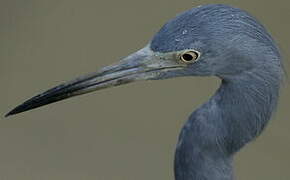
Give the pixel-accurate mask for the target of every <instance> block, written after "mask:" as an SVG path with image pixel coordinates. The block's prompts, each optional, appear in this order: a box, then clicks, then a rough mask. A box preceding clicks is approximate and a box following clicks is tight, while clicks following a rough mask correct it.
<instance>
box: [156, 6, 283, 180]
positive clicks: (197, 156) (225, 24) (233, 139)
mask: <svg viewBox="0 0 290 180" xmlns="http://www.w3.org/2000/svg"><path fill="white" fill-rule="evenodd" d="M151 49H152V50H153V51H157V52H172V51H177V50H183V49H197V50H198V51H200V52H201V54H202V56H201V58H202V59H201V60H200V61H199V62H197V63H196V64H194V65H192V66H191V67H189V68H188V70H187V75H202V76H203V75H213V76H218V77H220V78H221V79H222V83H221V86H220V88H219V89H218V91H217V92H216V94H215V95H214V96H213V97H212V98H211V99H210V100H209V102H207V103H205V104H204V105H202V106H201V107H200V108H198V109H197V110H196V111H195V112H193V113H192V115H191V116H190V118H189V120H188V121H187V122H186V124H185V125H184V127H183V129H182V131H181V134H180V137H179V142H178V144H177V149H176V155H175V176H176V180H189V179H192V180H230V179H233V174H232V157H233V155H234V153H236V152H238V151H239V150H240V149H241V148H242V147H243V146H244V145H245V144H247V143H248V142H250V141H251V140H253V139H254V138H256V137H257V136H258V135H260V133H261V132H262V131H263V129H264V128H265V126H266V125H267V123H268V121H269V120H270V118H271V115H272V114H273V112H274V110H275V108H276V106H277V101H278V96H279V88H280V83H281V80H282V76H283V68H282V62H281V56H280V53H279V49H278V48H277V46H276V44H275V42H274V40H273V39H272V37H271V36H270V34H269V33H268V32H267V30H266V29H265V27H264V26H263V25H261V24H260V23H259V22H258V21H257V20H256V19H255V18H254V17H252V16H251V15H250V14H248V13H247V12H245V11H243V10H240V9H238V8H233V7H230V6H227V5H206V6H200V7H197V8H193V9H191V10H189V11H186V12H184V13H182V14H180V15H178V16H177V17H176V18H174V19H173V20H170V21H169V22H168V23H166V24H165V25H164V26H163V27H162V28H161V30H160V31H159V32H158V33H157V34H156V35H155V36H154V38H153V40H152V42H151ZM174 73H175V74H172V75H170V76H178V75H179V74H178V72H174ZM182 73H183V74H182V75H184V73H185V71H183V72H182ZM167 76H168V75H167Z"/></svg>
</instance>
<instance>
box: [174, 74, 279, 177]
mask: <svg viewBox="0 0 290 180" xmlns="http://www.w3.org/2000/svg"><path fill="white" fill-rule="evenodd" d="M270 80H271V79H269V78H268V80H267V81H264V80H263V78H261V77H260V76H258V75H257V74H255V75H252V74H246V75H245V76H243V77H242V78H239V79H227V80H222V83H221V86H220V88H219V89H218V90H217V92H216V93H215V95H214V96H213V97H211V98H210V100H209V101H208V102H207V103H205V104H203V105H202V106H201V107H200V108H198V109H197V110H196V111H195V112H193V113H192V114H191V116H190V118H189V120H188V121H187V122H186V123H185V125H184V127H183V128H182V130H181V133H180V136H179V141H178V144H177V147H176V153H175V162H174V168H175V179H176V180H232V179H233V173H232V172H233V171H232V158H233V155H234V154H235V153H236V152H238V151H239V150H240V149H241V148H242V147H243V146H244V145H245V144H247V143H248V142H250V141H251V140H253V139H254V138H256V137H257V136H259V135H260V134H261V132H262V131H263V129H264V128H265V126H266V125H267V122H268V121H269V120H270V118H271V115H272V112H273V111H274V109H275V107H276V104H277V99H278V93H279V86H280V80H279V79H273V81H270Z"/></svg>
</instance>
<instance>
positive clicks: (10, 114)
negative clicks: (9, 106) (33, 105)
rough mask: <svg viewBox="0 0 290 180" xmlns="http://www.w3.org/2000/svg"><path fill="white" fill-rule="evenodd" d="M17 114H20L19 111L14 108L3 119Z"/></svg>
mask: <svg viewBox="0 0 290 180" xmlns="http://www.w3.org/2000/svg"><path fill="white" fill-rule="evenodd" d="M17 113H20V111H19V110H17V108H15V109H13V110H11V111H9V112H8V113H7V114H5V116H4V117H5V118H7V117H9V116H12V115H15V114H17Z"/></svg>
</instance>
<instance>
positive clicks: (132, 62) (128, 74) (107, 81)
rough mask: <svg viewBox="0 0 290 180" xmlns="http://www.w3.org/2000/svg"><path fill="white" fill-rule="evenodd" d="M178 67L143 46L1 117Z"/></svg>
mask: <svg viewBox="0 0 290 180" xmlns="http://www.w3.org/2000/svg"><path fill="white" fill-rule="evenodd" d="M178 68H181V66H180V65H178V64H175V63H172V61H169V60H164V59H162V58H160V57H158V56H157V55H156V54H155V53H154V52H152V51H151V50H150V48H149V47H148V46H146V47H145V48H143V49H141V50H139V51H137V52H136V53H133V54H131V55H130V56H128V57H126V58H124V59H122V60H121V61H120V63H119V64H116V65H112V66H108V67H105V68H103V69H101V70H100V71H98V72H96V73H93V74H91V75H87V76H84V77H79V78H77V79H75V80H73V81H70V82H67V83H64V84H61V85H59V86H56V87H54V88H52V89H49V90H47V91H45V92H44V93H41V94H39V95H37V96H35V97H33V98H31V99H29V100H27V101H25V102H24V103H23V104H21V105H19V106H17V107H16V108H15V109H13V110H12V111H10V112H9V113H7V114H6V115H5V117H7V116H10V115H14V114H17V113H21V112H24V111H28V110H31V109H34V108H37V107H40V106H44V105H47V104H50V103H54V102H57V101H60V100H63V99H67V98H70V97H73V96H77V95H81V94H85V93H89V92H92V91H95V90H100V89H104V88H108V87H113V86H118V85H121V84H126V83H130V82H133V81H138V80H147V79H156V77H157V76H158V75H159V74H160V73H161V72H165V71H170V70H172V69H178Z"/></svg>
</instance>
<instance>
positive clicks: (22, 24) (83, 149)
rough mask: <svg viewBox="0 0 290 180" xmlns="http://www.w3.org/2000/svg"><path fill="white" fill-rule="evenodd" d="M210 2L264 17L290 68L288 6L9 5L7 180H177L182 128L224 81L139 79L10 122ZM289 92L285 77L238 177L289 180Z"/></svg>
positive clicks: (2, 131) (2, 24)
mask: <svg viewBox="0 0 290 180" xmlns="http://www.w3.org/2000/svg"><path fill="white" fill-rule="evenodd" d="M208 3H226V4H232V5H234V6H237V7H240V8H242V9H246V10H247V11H249V12H250V13H251V14H253V15H254V16H256V17H257V18H258V19H259V20H260V21H261V22H262V23H263V24H264V25H265V26H266V27H267V28H268V30H269V31H270V32H271V34H272V35H273V36H274V38H275V39H276V40H277V42H278V44H279V46H280V47H281V52H282V53H283V56H284V57H285V67H286V69H288V70H289V66H290V63H289V60H288V59H289V56H290V53H289V51H288V50H289V45H290V35H289V32H290V23H289V18H290V8H289V5H290V1H286V0H283V1H265V0H264V1H262V0H257V1H253V0H240V1H238V0H228V1H222V0H220V1H213V0H211V1H209V0H203V1H193V0H175V1H166V0H146V1H145V0H143V1H138V0H122V1H108V0H98V1H93V0H83V1H80V0H25V1H23V0H1V3H0V82H1V90H0V92H1V93H0V99H1V103H0V114H1V121H0V180H52V179H53V180H136V179H138V180H148V179H160V180H170V179H172V180H173V179H174V176H173V156H174V150H175V144H176V141H177V137H178V134H179V131H180V129H181V127H182V124H183V123H184V122H185V120H186V119H187V117H188V116H189V114H190V113H191V112H192V111H193V109H195V108H197V107H198V106H199V105H201V104H202V103H203V102H205V101H207V99H208V98H209V97H210V96H211V95H212V94H213V93H214V91H215V90H216V89H217V88H218V85H219V80H218V79H217V78H213V77H211V78H194V77H192V78H177V79H170V80H163V81H150V82H139V83H133V84H129V85H125V86H121V87H117V88H112V89H107V90H103V91H99V92H96V93H91V94H88V95H84V96H80V97H76V98H72V99H69V100H66V101H62V102H59V103H56V104H53V105H49V106H45V107H43V108H39V109H36V110H33V111H30V112H26V113H23V114H19V115H17V116H12V117H9V118H7V119H5V118H4V117H3V116H4V114H5V113H6V112H8V111H9V110H11V109H12V108H14V107H15V106H16V105H18V104H19V103H21V102H23V101H24V100H26V99H28V98H30V97H31V96H33V95H36V94H37V93H40V92H42V91H43V90H46V89H48V88H50V87H53V86H55V85H57V84H59V83H62V82H63V81H66V80H70V79H72V78H75V77H77V76H79V75H83V74H86V73H88V72H93V71H96V70H97V69H99V68H100V67H102V66H105V65H109V64H111V63H114V62H116V61H117V60H118V59H119V58H120V57H124V56H126V55H128V54H130V53H132V52H134V51H136V50H138V49H140V48H142V47H143V46H144V45H146V43H147V42H148V41H149V40H150V39H151V37H152V36H153V35H154V33H155V32H157V31H158V30H159V28H160V27H161V26H162V25H163V24H164V23H165V22H166V21H167V20H169V19H171V18H173V17H174V16H175V15H176V14H178V13H180V12H182V11H185V10H187V9H190V8H191V7H193V6H197V5H200V4H208ZM289 90H290V87H289V79H286V81H285V85H284V88H283V90H282V93H281V99H280V103H279V107H278V110H277V113H276V115H275V116H274V118H273V120H272V121H271V123H270V124H269V126H268V128H267V130H266V131H265V132H264V133H263V135H262V136H261V137H259V138H258V139H257V140H255V142H253V143H251V144H249V145H248V146H247V147H245V148H244V149H243V150H242V151H241V152H240V153H238V154H237V156H236V158H235V171H236V176H237V179H240V180H242V179H246V180H257V179H263V180H273V179H275V180H288V179H290V155H289V152H290V133H289V129H290V128H289V126H290V120H289V116H290V110H289V100H290V91H289ZM209 133H210V132H209Z"/></svg>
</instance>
